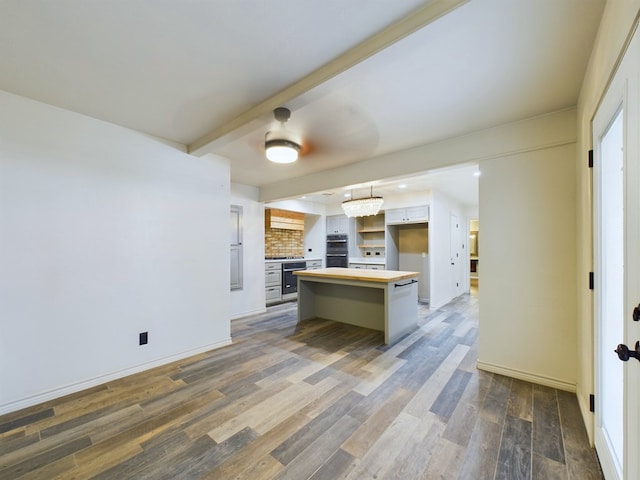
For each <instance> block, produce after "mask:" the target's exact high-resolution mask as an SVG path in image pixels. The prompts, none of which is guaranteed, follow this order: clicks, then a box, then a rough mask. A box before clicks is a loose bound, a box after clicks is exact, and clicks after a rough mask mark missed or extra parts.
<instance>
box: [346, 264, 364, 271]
mask: <svg viewBox="0 0 640 480" xmlns="http://www.w3.org/2000/svg"><path fill="white" fill-rule="evenodd" d="M349 268H359V269H363V270H364V269H365V268H367V264H366V263H350V264H349Z"/></svg>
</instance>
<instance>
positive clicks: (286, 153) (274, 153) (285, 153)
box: [264, 107, 302, 163]
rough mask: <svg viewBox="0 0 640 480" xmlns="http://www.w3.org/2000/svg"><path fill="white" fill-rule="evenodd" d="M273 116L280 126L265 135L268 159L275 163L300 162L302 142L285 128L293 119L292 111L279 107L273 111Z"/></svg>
mask: <svg viewBox="0 0 640 480" xmlns="http://www.w3.org/2000/svg"><path fill="white" fill-rule="evenodd" d="M273 116H274V118H275V119H276V121H278V122H279V123H280V126H279V127H277V128H275V129H273V130H269V131H268V132H267V133H266V135H265V138H264V149H265V153H266V156H267V159H269V160H271V161H272V162H275V163H293V162H295V161H296V160H298V155H299V154H300V150H301V149H302V142H301V141H300V139H299V138H298V136H296V135H295V134H294V133H293V132H291V131H289V130H287V129H286V127H285V124H286V123H287V121H288V120H289V118H290V117H291V111H290V110H289V109H288V108H286V107H278V108H276V109H275V110H274V111H273Z"/></svg>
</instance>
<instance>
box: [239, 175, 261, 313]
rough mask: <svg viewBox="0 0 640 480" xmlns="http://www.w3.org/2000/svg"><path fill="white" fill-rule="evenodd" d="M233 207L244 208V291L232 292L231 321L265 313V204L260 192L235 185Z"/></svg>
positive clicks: (252, 188) (245, 186)
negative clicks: (260, 198)
mask: <svg viewBox="0 0 640 480" xmlns="http://www.w3.org/2000/svg"><path fill="white" fill-rule="evenodd" d="M231 203H232V204H233V205H240V206H241V207H242V256H243V258H242V267H243V272H242V277H243V287H242V290H234V291H232V292H231V318H239V317H244V316H246V315H251V314H253V313H259V312H264V311H265V310H266V307H265V296H264V204H263V203H262V202H259V201H258V188H257V187H251V186H247V185H241V184H238V183H232V184H231Z"/></svg>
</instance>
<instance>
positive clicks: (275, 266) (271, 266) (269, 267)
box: [264, 262, 282, 272]
mask: <svg viewBox="0 0 640 480" xmlns="http://www.w3.org/2000/svg"><path fill="white" fill-rule="evenodd" d="M274 270H277V271H280V270H282V264H281V263H280V262H269V263H265V264H264V271H265V272H271V271H274Z"/></svg>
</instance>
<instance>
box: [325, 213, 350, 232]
mask: <svg viewBox="0 0 640 480" xmlns="http://www.w3.org/2000/svg"><path fill="white" fill-rule="evenodd" d="M336 233H343V234H348V233H349V218H348V217H347V216H346V215H329V216H328V217H327V235H333V234H336Z"/></svg>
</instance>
